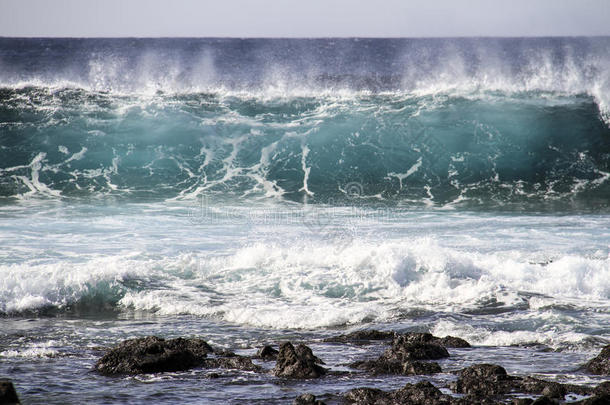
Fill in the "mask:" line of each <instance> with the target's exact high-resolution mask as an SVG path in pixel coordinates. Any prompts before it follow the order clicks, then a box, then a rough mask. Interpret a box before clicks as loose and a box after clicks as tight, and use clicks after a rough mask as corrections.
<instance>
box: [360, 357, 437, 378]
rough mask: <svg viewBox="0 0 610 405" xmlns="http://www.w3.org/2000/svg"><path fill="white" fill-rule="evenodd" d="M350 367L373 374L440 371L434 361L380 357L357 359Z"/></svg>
mask: <svg viewBox="0 0 610 405" xmlns="http://www.w3.org/2000/svg"><path fill="white" fill-rule="evenodd" d="M350 367H352V368H355V369H358V370H365V371H369V372H371V373H373V374H375V375H380V374H400V375H423V374H426V375H429V374H436V373H440V372H441V371H442V370H441V366H439V365H438V363H434V362H423V361H405V362H399V361H388V360H386V359H385V358H383V357H381V358H379V359H378V360H368V361H357V362H355V363H352V364H350Z"/></svg>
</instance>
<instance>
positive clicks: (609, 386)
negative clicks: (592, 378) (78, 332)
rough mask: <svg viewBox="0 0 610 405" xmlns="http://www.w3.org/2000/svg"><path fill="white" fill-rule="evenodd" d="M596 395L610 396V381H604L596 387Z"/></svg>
mask: <svg viewBox="0 0 610 405" xmlns="http://www.w3.org/2000/svg"><path fill="white" fill-rule="evenodd" d="M594 392H595V394H596V395H603V394H610V381H604V382H603V383H601V384H599V385H598V386H597V387H595V390H594Z"/></svg>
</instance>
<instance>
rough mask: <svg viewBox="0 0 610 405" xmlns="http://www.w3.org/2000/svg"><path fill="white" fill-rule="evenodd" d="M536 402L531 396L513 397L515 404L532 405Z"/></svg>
mask: <svg viewBox="0 0 610 405" xmlns="http://www.w3.org/2000/svg"><path fill="white" fill-rule="evenodd" d="M532 402H534V400H533V399H531V398H517V399H513V405H531V403H532Z"/></svg>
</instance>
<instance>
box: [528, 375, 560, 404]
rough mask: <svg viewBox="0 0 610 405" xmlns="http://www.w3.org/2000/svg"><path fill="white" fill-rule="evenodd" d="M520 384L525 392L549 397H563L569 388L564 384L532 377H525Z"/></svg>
mask: <svg viewBox="0 0 610 405" xmlns="http://www.w3.org/2000/svg"><path fill="white" fill-rule="evenodd" d="M520 386H521V390H522V391H523V392H527V393H531V394H538V395H543V396H547V397H549V398H560V399H563V398H564V397H565V396H566V394H567V393H568V390H567V389H566V387H565V386H563V385H562V384H559V383H556V382H550V381H544V380H539V379H537V378H532V377H525V378H524V379H523V380H522V381H521V382H520Z"/></svg>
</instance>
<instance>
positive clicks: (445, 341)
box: [400, 332, 470, 347]
mask: <svg viewBox="0 0 610 405" xmlns="http://www.w3.org/2000/svg"><path fill="white" fill-rule="evenodd" d="M400 336H402V337H403V338H404V340H405V341H407V342H411V343H415V342H422V343H436V344H438V345H441V346H443V347H470V343H468V342H467V341H465V340H464V339H462V338H459V337H454V336H445V337H443V338H440V337H437V336H434V335H432V334H431V333H419V332H407V333H403V334H402V335H400Z"/></svg>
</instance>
